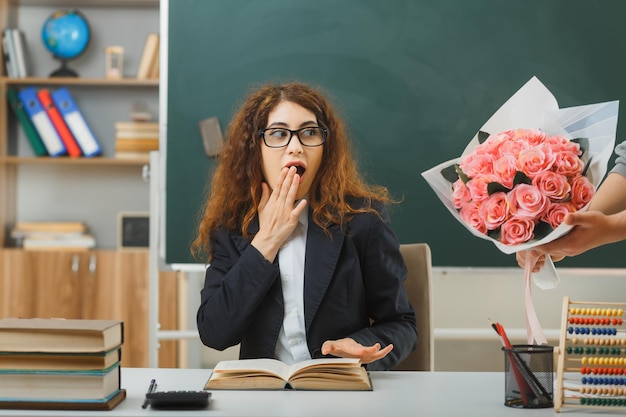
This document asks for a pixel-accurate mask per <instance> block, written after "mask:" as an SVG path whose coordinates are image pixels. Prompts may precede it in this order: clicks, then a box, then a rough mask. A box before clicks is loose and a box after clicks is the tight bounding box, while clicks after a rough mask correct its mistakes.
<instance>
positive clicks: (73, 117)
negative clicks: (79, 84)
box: [51, 87, 102, 157]
mask: <svg viewBox="0 0 626 417" xmlns="http://www.w3.org/2000/svg"><path fill="white" fill-rule="evenodd" d="M51 96H52V101H54V105H55V106H56V107H57V109H58V110H59V112H60V113H61V115H62V116H63V119H64V120H65V123H66V124H67V127H69V128H70V131H71V132H72V135H74V138H75V139H76V142H78V146H80V149H81V150H82V151H83V155H85V156H87V157H90V156H97V155H101V154H102V147H101V146H100V143H99V142H98V139H96V136H95V135H94V134H93V131H92V130H91V128H90V127H89V125H88V124H87V121H86V120H85V118H84V117H83V114H82V113H81V111H80V109H79V108H78V106H77V105H76V102H75V101H74V98H73V97H72V95H71V94H70V91H69V90H68V89H67V88H66V87H61V88H59V89H58V90H56V91H53V92H52V93H51Z"/></svg>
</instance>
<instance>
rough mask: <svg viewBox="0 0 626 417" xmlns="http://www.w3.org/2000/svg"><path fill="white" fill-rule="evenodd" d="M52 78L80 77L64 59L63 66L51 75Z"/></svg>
mask: <svg viewBox="0 0 626 417" xmlns="http://www.w3.org/2000/svg"><path fill="white" fill-rule="evenodd" d="M50 77H78V73H77V72H76V71H74V70H73V69H70V68H69V67H68V66H67V61H66V60H64V59H62V60H61V66H60V67H59V68H57V69H56V70H54V71H52V72H51V73H50Z"/></svg>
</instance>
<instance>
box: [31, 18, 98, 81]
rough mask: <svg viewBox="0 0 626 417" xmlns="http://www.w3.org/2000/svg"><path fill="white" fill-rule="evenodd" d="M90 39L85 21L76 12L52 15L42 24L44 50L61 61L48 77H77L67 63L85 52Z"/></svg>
mask: <svg viewBox="0 0 626 417" xmlns="http://www.w3.org/2000/svg"><path fill="white" fill-rule="evenodd" d="M90 37H91V36H90V30H89V24H88V23H87V19H85V17H84V16H83V15H82V14H81V13H80V12H79V11H78V10H59V11H56V12H54V13H52V14H51V15H50V16H49V17H48V18H47V19H46V21H45V22H44V24H43V27H42V29H41V39H42V41H43V44H44V46H45V47H46V49H47V50H48V51H49V52H50V53H51V54H52V55H53V56H54V57H55V58H57V59H59V60H61V67H60V68H59V69H57V70H55V71H54V72H52V73H51V74H50V76H51V77H55V76H57V77H58V76H61V77H67V76H73V77H77V76H78V74H77V73H76V72H75V71H73V70H71V69H70V68H68V67H67V61H68V60H71V59H74V58H76V57H78V56H80V55H81V54H82V53H83V52H85V50H86V49H87V46H88V45H89V39H90Z"/></svg>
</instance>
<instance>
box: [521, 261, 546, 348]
mask: <svg viewBox="0 0 626 417" xmlns="http://www.w3.org/2000/svg"><path fill="white" fill-rule="evenodd" d="M538 258H539V257H538V256H534V255H533V254H532V251H530V250H527V251H526V261H525V263H524V301H525V305H526V334H527V336H528V344H529V345H532V344H534V343H533V341H536V342H537V343H536V344H538V345H544V344H547V343H548V340H547V339H546V336H545V335H544V334H543V329H542V328H541V324H540V323H539V319H538V318H537V313H535V306H534V305H533V297H532V294H531V288H532V282H531V280H530V277H531V275H532V271H533V266H534V265H535V263H536V262H537V259H538Z"/></svg>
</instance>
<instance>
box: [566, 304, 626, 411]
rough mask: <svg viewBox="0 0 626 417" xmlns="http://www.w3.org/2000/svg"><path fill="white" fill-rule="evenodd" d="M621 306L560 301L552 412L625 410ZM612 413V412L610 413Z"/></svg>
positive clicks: (625, 334)
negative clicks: (559, 327) (559, 333)
mask: <svg viewBox="0 0 626 417" xmlns="http://www.w3.org/2000/svg"><path fill="white" fill-rule="evenodd" d="M625 307H626V304H623V303H604V302H596V303H594V302H586V301H578V302H574V301H570V299H569V297H564V299H563V315H562V322H561V338H560V343H559V349H558V362H557V371H556V372H557V375H556V387H555V388H556V394H555V399H554V409H555V411H556V412H560V411H561V408H562V407H577V408H607V409H608V408H610V409H618V408H620V407H625V408H622V410H624V411H626V330H625V328H624V318H623V316H624V309H625ZM616 411H617V410H616Z"/></svg>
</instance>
